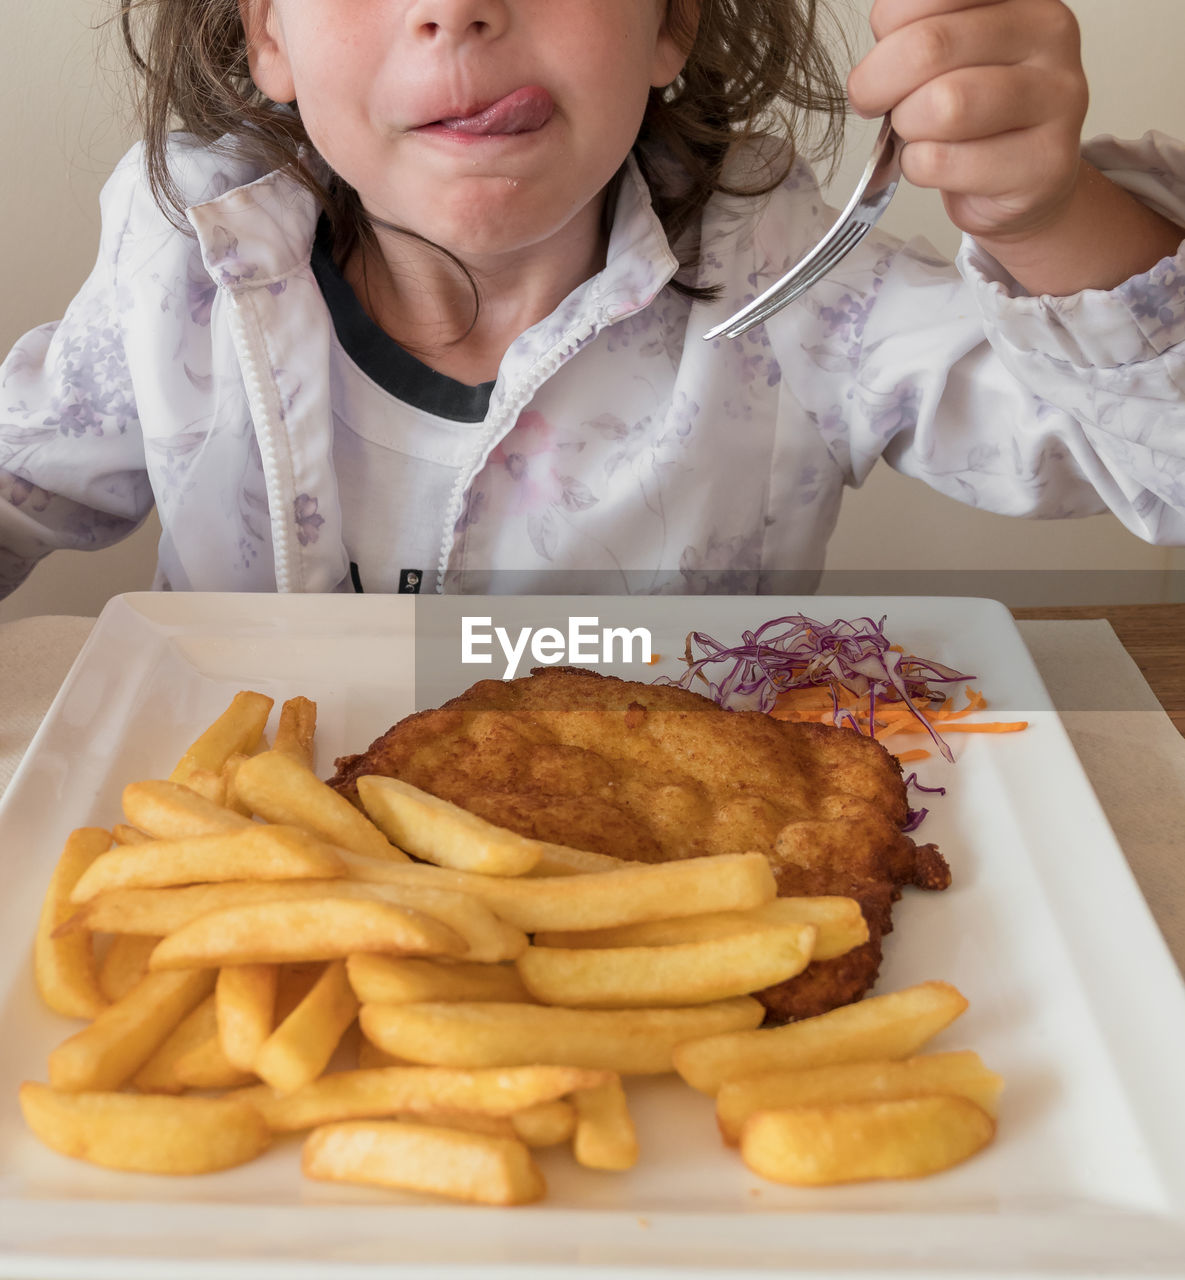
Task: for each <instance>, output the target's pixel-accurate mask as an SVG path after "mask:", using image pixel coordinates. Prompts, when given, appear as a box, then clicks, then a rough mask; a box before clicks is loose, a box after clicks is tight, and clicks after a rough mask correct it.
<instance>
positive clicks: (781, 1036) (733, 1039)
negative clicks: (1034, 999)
mask: <svg viewBox="0 0 1185 1280" xmlns="http://www.w3.org/2000/svg"><path fill="white" fill-rule="evenodd" d="M966 1007H967V1001H966V999H965V998H964V997H963V996H962V995H961V994H960V993H959V992H958V991H957V990H956V989H955V988H954V987H952V986H951V985H950V984H949V983H946V982H923V983H919V984H918V985H917V986H914V987H905V988H904V989H902V990H900V991H892V992H889V993H888V994H887V995H882V996H870V997H868V998H867V999H865V1000H861V1001H860V1002H859V1003H858V1004H848V1005H843V1006H841V1007H840V1008H838V1009H832V1010H831V1011H830V1012H829V1013H821V1014H819V1015H818V1016H816V1017H813V1018H803V1019H802V1020H801V1021H799V1022H791V1023H787V1025H786V1026H784V1027H771V1028H767V1029H766V1030H764V1031H762V1032H761V1033H760V1035H754V1034H751V1033H732V1034H725V1035H717V1036H709V1037H705V1038H703V1039H699V1040H690V1039H689V1040H688V1041H687V1042H686V1043H684V1044H681V1045H679V1047H678V1048H677V1049H676V1050H675V1053H674V1063H675V1070H676V1071H678V1073H679V1074H680V1075H681V1076H682V1077H683V1079H684V1080H686V1081H687V1083H688V1084H689V1085H691V1087H692V1088H693V1089H699V1090H700V1091H701V1092H703V1093H711V1094H715V1093H716V1092H717V1091H718V1090H719V1088H720V1086H721V1085H722V1084H723V1083H724V1082H725V1081H726V1080H736V1079H740V1078H742V1077H744V1076H755V1075H762V1074H764V1073H766V1072H770V1071H796V1070H800V1069H802V1068H805V1067H822V1066H829V1065H831V1064H833V1063H839V1062H858V1061H860V1060H861V1059H870V1058H908V1057H910V1056H911V1055H913V1054H914V1053H916V1052H917V1051H918V1049H920V1048H921V1046H922V1045H923V1044H925V1043H926V1041H927V1040H929V1039H930V1038H931V1037H932V1036H935V1035H937V1034H938V1032H939V1031H941V1030H942V1029H943V1027H945V1026H947V1025H948V1024H949V1023H951V1022H953V1021H954V1020H955V1019H956V1018H957V1017H958V1016H959V1014H961V1013H962V1012H963V1010H964V1009H966Z"/></svg>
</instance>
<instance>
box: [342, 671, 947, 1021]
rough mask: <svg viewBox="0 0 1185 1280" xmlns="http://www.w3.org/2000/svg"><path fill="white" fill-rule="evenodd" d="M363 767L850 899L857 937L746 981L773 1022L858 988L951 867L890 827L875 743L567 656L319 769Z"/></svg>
mask: <svg viewBox="0 0 1185 1280" xmlns="http://www.w3.org/2000/svg"><path fill="white" fill-rule="evenodd" d="M366 774H381V775H386V776H388V777H394V778H401V779H403V780H404V781H405V782H408V783H411V784H412V785H413V786H416V787H420V788H422V789H423V790H425V791H429V792H431V793H433V794H434V795H438V796H441V797H443V798H444V799H446V800H450V801H452V802H453V803H455V804H458V805H460V806H461V807H462V808H465V809H468V810H470V811H471V812H473V813H476V814H478V815H480V816H481V817H483V818H485V819H487V820H488V821H490V822H494V823H496V824H498V825H499V826H503V827H508V828H510V829H511V830H513V831H516V832H518V833H519V834H521V835H524V836H529V837H532V838H534V839H539V840H546V841H549V842H551V843H555V844H564V845H569V846H572V847H575V848H580V849H587V850H591V851H593V852H595V853H607V854H612V855H614V856H615V857H619V858H627V859H631V860H633V861H638V862H665V861H669V860H672V859H676V858H694V857H700V856H702V855H705V854H718V853H745V852H749V851H751V850H760V851H761V852H762V853H764V854H765V855H766V856H767V857H768V858H769V860H770V863H771V865H772V867H773V870H774V875H775V878H776V880H777V884H778V892H779V893H780V894H783V895H804V894H805V895H817V894H840V895H844V896H848V897H852V898H855V899H856V900H857V901H858V902H859V903H860V905H861V908H862V909H863V912H864V916H865V919H866V920H867V921H868V928H869V939H868V941H867V942H866V943H865V944H863V945H862V946H860V947H857V948H855V949H854V950H852V951H850V952H848V953H847V954H846V955H843V956H838V957H836V958H834V959H831V960H822V961H814V962H812V963H811V964H810V965H809V966H808V967H807V969H806V970H804V971H803V973H801V974H799V975H798V976H797V977H795V978H792V979H790V980H789V981H787V982H783V983H779V984H778V985H777V986H775V987H770V988H768V989H767V990H765V991H762V992H759V993H758V997H759V999H761V1000H762V1002H763V1003H764V1004H765V1005H766V1008H767V1009H768V1010H769V1016H770V1019H771V1020H773V1021H779V1022H782V1021H786V1020H788V1019H790V1018H798V1017H807V1016H810V1015H812V1014H815V1013H821V1012H823V1011H825V1010H826V1009H831V1008H834V1007H836V1006H837V1005H841V1004H847V1003H850V1002H851V1001H853V1000H858V999H859V998H860V997H861V996H862V995H863V994H864V993H865V991H867V990H868V989H869V988H870V987H871V986H872V984H873V982H874V981H875V979H876V974H877V970H878V968H879V966H880V959H881V938H882V936H883V935H884V934H885V933H887V932H888V931H889V929H890V928H891V927H892V923H891V918H890V908H891V906H892V904H893V902H894V901H895V900H896V899H897V898H898V897H900V894H901V889H902V887H903V886H905V885H917V886H919V887H921V888H926V889H944V888H946V887H947V885H948V884H949V883H950V871H949V869H948V867H947V865H946V862H945V861H944V860H943V858H942V856H941V854H939V852H938V851H937V849H936V848H934V846H932V845H921V846H918V845H915V844H914V842H913V840H911V839H910V837H909V836H908V835H906V834H904V833H903V831H902V827H903V826H904V825H905V822H906V814H907V804H906V795H905V784H904V782H903V780H902V776H901V768H900V765H899V764H898V763H897V761H896V760H895V759H894V757H893V756H891V755H890V754H889V753H888V752H887V751H886V750H885V749H884V748H883V747H882V746H881V745H880V743H878V742H876V741H874V740H872V739H870V738H866V737H863V736H862V735H860V734H857V733H854V732H853V731H852V730H850V729H837V728H832V727H830V726H827V725H821V724H796V723H790V722H786V721H780V720H774V719H772V718H771V717H769V716H767V715H764V714H763V713H761V712H756V711H725V710H723V709H722V708H720V707H719V706H717V705H716V703H714V702H713V701H712V700H711V699H710V698H705V697H703V696H701V695H700V694H698V693H693V692H690V691H688V690H686V689H680V688H677V687H675V686H672V685H653V684H642V683H638V682H633V681H627V680H619V679H617V678H615V677H612V676H601V675H598V674H596V673H595V672H592V671H587V670H583V669H580V668H574V667H546V668H539V669H537V670H535V671H533V672H532V673H531V675H529V676H525V677H522V678H520V679H517V680H507V681H501V680H482V681H479V682H478V683H477V684H475V685H473V686H472V687H471V688H470V689H468V690H466V692H465V693H463V694H461V695H460V696H459V697H456V698H453V699H452V700H451V701H450V702H447V703H445V704H444V706H442V707H439V708H437V709H435V710H430V711H421V712H418V713H417V714H415V715H411V716H408V717H407V718H406V719H404V720H401V721H400V722H399V723H398V724H396V725H395V726H394V727H392V728H391V729H389V730H388V731H387V732H386V733H385V734H383V736H382V737H380V738H378V739H377V740H376V741H375V742H374V743H373V744H372V745H371V746H370V748H369V749H368V750H367V751H365V752H363V753H362V754H360V755H353V756H343V757H342V758H341V759H339V760H338V761H337V774H336V775H335V777H333V778H332V779H331V780H330V783H331V785H332V786H333V787H335V788H336V789H337V790H339V791H340V792H342V794H344V795H346V796H348V797H349V798H350V799H351V800H354V801H357V788H356V780H357V779H358V778H359V777H362V776H364V775H366Z"/></svg>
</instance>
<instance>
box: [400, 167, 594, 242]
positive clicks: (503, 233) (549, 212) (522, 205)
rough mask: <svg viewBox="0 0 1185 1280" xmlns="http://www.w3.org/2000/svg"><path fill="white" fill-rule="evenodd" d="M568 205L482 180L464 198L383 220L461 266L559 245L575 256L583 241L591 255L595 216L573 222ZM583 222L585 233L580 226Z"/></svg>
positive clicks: (516, 183) (507, 181) (517, 183)
mask: <svg viewBox="0 0 1185 1280" xmlns="http://www.w3.org/2000/svg"><path fill="white" fill-rule="evenodd" d="M576 212H577V211H574V210H573V209H572V208H571V207H570V205H569V204H567V203H566V202H565V203H560V204H559V205H558V207H556V206H549V205H548V203H547V202H546V201H544V200H541V199H540V198H539V196H538V193H535V192H532V191H531V190H530V188H529V186H528V184H527V183H526V182H525V181H523V180H521V179H512V178H498V179H487V180H484V181H482V182H481V183H480V184H475V186H474V188H473V189H472V190H471V191H470V192H469V194H468V195H467V196H464V197H462V198H460V199H456V200H452V199H450V200H447V201H443V200H442V201H440V202H438V203H436V204H435V205H427V206H424V207H421V209H419V210H417V211H416V212H415V214H414V215H412V214H411V211H409V213H408V215H405V217H404V218H403V219H400V218H399V217H391V218H389V219H388V221H390V222H392V223H393V224H394V225H396V226H400V227H403V228H405V229H407V230H409V231H413V232H415V233H416V234H417V235H421V236H423V238H424V239H425V240H428V241H430V242H431V243H432V244H434V245H437V246H439V247H440V248H443V249H447V250H448V251H449V252H450V253H453V254H455V255H456V256H457V257H458V258H460V259H461V260H462V261H469V260H476V259H481V258H498V257H506V256H510V255H522V254H528V255H529V254H530V253H531V252H532V251H533V250H537V251H539V252H541V253H546V252H547V251H548V250H549V249H552V248H554V246H555V244H556V243H558V242H562V243H563V245H564V246H565V253H566V254H568V255H569V256H572V255H579V254H580V248H581V245H582V244H583V243H584V242H585V241H587V246H586V247H587V249H588V251H589V252H590V253H591V252H592V251H593V250H594V249H595V247H596V245H597V243H598V242H599V238H600V230H599V226H600V219H599V214H598V215H597V216H594V217H590V218H587V219H583V220H582V219H579V218H576V217H574V214H575V213H576ZM582 221H584V222H587V228H588V229H587V233H584V232H582V230H581V225H580V224H581V222H582Z"/></svg>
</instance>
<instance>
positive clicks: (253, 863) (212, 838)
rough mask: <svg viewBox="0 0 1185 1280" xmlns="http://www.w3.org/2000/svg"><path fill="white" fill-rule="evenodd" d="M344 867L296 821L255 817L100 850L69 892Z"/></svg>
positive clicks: (278, 876) (309, 874)
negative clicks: (210, 831) (275, 823)
mask: <svg viewBox="0 0 1185 1280" xmlns="http://www.w3.org/2000/svg"><path fill="white" fill-rule="evenodd" d="M344 871H345V867H344V865H343V863H342V861H341V859H340V858H339V857H338V856H337V854H336V853H334V852H333V850H332V849H330V848H328V847H327V846H326V845H324V844H322V843H321V842H320V841H319V840H316V839H314V838H313V837H312V836H310V835H308V834H307V833H306V832H304V831H298V830H297V829H296V828H295V827H265V826H260V825H259V824H258V823H251V824H249V825H248V826H246V827H242V828H240V829H238V830H236V831H228V832H222V833H220V834H216V835H206V836H189V837H187V838H186V839H182V840H157V841H152V842H150V843H148V844H137V845H128V846H125V847H122V848H118V849H112V850H110V851H109V852H107V853H103V854H100V855H99V856H98V857H97V858H96V859H95V860H94V862H92V863H91V865H90V866H89V867H88V868H87V870H86V871H85V872H83V874H82V876H81V877H80V878H79V881H78V883H77V884H76V885H75V886H74V890H73V892H72V893H71V895H70V900H71V901H72V902H75V903H79V904H81V903H84V902H89V901H90V899H91V898H94V897H97V896H98V895H99V894H100V893H106V892H109V891H110V890H112V889H160V888H165V887H168V886H170V885H184V884H194V883H197V882H199V881H200V882H203V883H208V882H210V881H220V880H323V879H328V878H332V877H334V876H338V875H342V874H343V873H344Z"/></svg>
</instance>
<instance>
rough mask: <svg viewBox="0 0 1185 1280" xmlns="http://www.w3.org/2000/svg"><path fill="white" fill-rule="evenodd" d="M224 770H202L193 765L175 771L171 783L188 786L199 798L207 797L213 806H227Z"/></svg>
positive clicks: (170, 778)
mask: <svg viewBox="0 0 1185 1280" xmlns="http://www.w3.org/2000/svg"><path fill="white" fill-rule="evenodd" d="M225 768H226V766H225V765H223V766H222V769H218V770H217V771H215V770H212V769H202V768H199V767H198V766H197V765H192V766H189V767H186V768H184V769H181V771H180V772H177V771H174V772H173V773H171V774H170V775H169V780H170V781H171V782H179V783H182V784H183V785H185V786H187V787H188V788H189V789H190V790H191V791H196V792H197V794H198V795H199V796H205V798H206V799H207V800H209V802H210V803H211V804H217V805H225V804H226V778H225V776H224V774H223V769H225Z"/></svg>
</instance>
